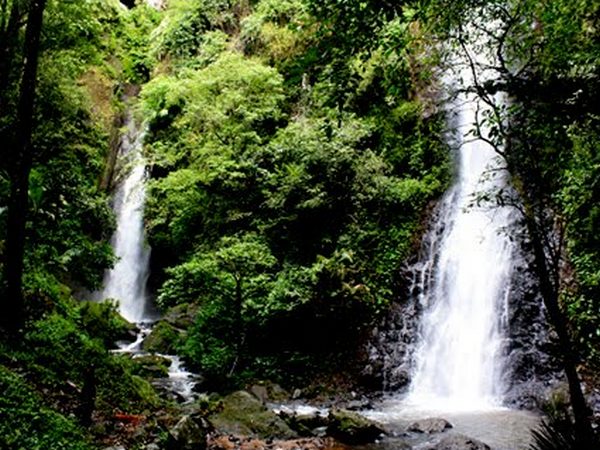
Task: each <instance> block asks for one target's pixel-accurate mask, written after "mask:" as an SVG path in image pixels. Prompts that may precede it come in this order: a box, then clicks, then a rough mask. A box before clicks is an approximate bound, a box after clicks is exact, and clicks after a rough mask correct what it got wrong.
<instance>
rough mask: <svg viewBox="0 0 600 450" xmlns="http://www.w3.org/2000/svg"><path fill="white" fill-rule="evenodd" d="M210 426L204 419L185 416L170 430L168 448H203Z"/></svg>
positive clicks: (199, 449) (169, 449)
mask: <svg viewBox="0 0 600 450" xmlns="http://www.w3.org/2000/svg"><path fill="white" fill-rule="evenodd" d="M209 429H210V426H209V425H208V424H207V423H206V422H205V421H204V420H203V419H198V420H194V418H192V416H183V417H182V418H181V420H180V421H179V422H177V425H175V426H174V427H173V429H172V430H170V431H169V436H168V438H167V444H166V450H203V449H206V438H207V436H208V432H209Z"/></svg>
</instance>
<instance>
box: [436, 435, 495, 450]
mask: <svg viewBox="0 0 600 450" xmlns="http://www.w3.org/2000/svg"><path fill="white" fill-rule="evenodd" d="M426 450H490V447H489V445H487V444H484V443H483V442H481V441H478V440H477V439H473V438H470V437H467V436H463V435H462V434H451V435H448V436H446V437H444V438H443V439H442V440H441V441H439V442H438V443H437V444H435V445H433V446H432V447H427V449H426Z"/></svg>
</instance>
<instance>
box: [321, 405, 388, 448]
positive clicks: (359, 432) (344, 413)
mask: <svg viewBox="0 0 600 450" xmlns="http://www.w3.org/2000/svg"><path fill="white" fill-rule="evenodd" d="M328 419H329V426H328V428H327V433H328V434H329V435H330V436H332V437H334V438H335V439H337V440H339V441H340V442H343V443H345V444H351V445H354V444H368V443H371V442H375V441H376V440H377V439H379V437H380V436H381V435H382V434H385V430H384V429H383V427H382V426H381V424H379V423H377V422H375V421H373V420H370V419H367V418H366V417H364V416H362V415H361V414H359V413H357V412H354V411H349V410H347V409H332V410H331V411H330V412H329V417H328Z"/></svg>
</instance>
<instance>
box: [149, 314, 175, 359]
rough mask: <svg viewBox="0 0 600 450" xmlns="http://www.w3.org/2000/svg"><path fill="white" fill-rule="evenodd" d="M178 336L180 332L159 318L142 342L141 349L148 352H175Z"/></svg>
mask: <svg viewBox="0 0 600 450" xmlns="http://www.w3.org/2000/svg"><path fill="white" fill-rule="evenodd" d="M179 337H180V333H179V331H177V329H175V327H174V326H173V325H171V324H170V323H168V322H167V321H166V320H160V321H158V322H157V323H156V325H154V327H153V328H152V331H151V332H150V334H149V335H148V336H147V337H146V339H144V342H142V349H143V350H144V351H146V352H149V353H162V354H165V355H168V354H175V353H176V346H177V342H178V341H179Z"/></svg>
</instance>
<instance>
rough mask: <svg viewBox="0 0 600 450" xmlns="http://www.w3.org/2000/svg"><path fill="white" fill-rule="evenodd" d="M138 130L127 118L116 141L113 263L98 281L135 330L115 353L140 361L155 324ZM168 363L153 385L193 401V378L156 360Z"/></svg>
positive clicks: (176, 364)
mask: <svg viewBox="0 0 600 450" xmlns="http://www.w3.org/2000/svg"><path fill="white" fill-rule="evenodd" d="M143 130H144V129H143V128H142V127H140V126H139V125H137V124H136V123H135V121H134V120H133V118H132V117H130V116H129V117H127V120H126V131H125V133H124V134H123V136H122V138H121V146H120V153H119V161H120V163H122V166H123V168H124V169H126V170H125V172H126V175H125V177H124V179H123V180H122V181H121V182H120V183H119V185H118V188H117V191H116V193H115V199H114V211H115V214H116V216H117V229H116V231H115V234H114V236H113V239H112V244H113V248H114V252H115V254H116V256H117V258H118V260H117V263H116V264H115V266H114V267H113V269H112V270H110V271H109V272H107V274H106V276H105V279H104V289H103V290H102V292H101V294H100V297H101V298H102V299H113V300H116V301H117V302H118V305H119V312H120V313H121V315H122V316H123V317H125V318H126V319H127V320H129V321H130V322H135V323H136V324H137V325H138V328H139V333H138V336H137V339H136V340H135V341H134V342H132V343H123V345H121V347H120V348H119V350H117V352H121V353H130V354H133V355H134V357H138V356H144V355H145V353H144V352H143V350H142V343H143V341H144V339H145V338H146V337H147V336H148V335H149V334H150V333H151V331H152V328H151V327H152V322H153V320H155V318H154V317H153V316H152V314H151V309H152V308H151V302H150V301H149V296H148V293H147V288H146V285H147V282H148V275H149V263H150V248H149V247H148V245H147V244H146V242H145V233H144V203H145V200H146V181H147V171H146V161H145V159H144V157H143V154H142V146H143V140H144V132H143ZM158 356H160V357H162V358H166V359H168V360H169V361H170V368H169V373H168V379H166V380H156V381H155V385H156V386H157V387H160V388H162V389H164V390H165V391H167V392H170V393H175V394H176V396H177V398H180V399H182V400H183V401H191V400H193V399H194V398H195V393H194V392H193V387H194V385H195V377H194V374H192V373H190V372H188V371H187V370H185V368H184V367H183V364H182V362H181V361H180V359H179V357H177V356H171V355H158Z"/></svg>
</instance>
